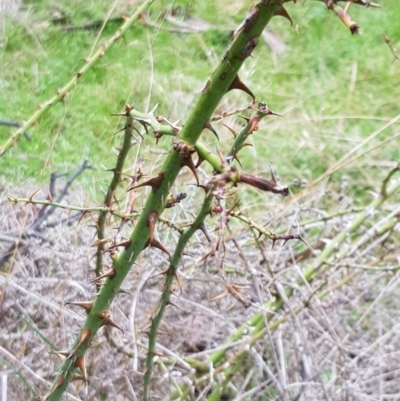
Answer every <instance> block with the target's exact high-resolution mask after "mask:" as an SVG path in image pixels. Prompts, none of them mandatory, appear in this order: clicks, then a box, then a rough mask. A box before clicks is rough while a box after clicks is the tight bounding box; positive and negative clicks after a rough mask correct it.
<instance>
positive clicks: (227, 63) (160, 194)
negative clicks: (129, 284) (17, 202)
mask: <svg viewBox="0 0 400 401" xmlns="http://www.w3.org/2000/svg"><path fill="white" fill-rule="evenodd" d="M281 4H282V2H281V0H273V1H269V2H268V4H266V3H265V1H264V0H262V1H259V2H258V3H257V4H255V5H254V7H253V10H255V11H257V14H256V18H255V19H254V20H252V22H251V26H248V25H246V20H245V22H244V24H245V25H244V26H245V28H244V29H243V30H242V31H241V32H240V33H238V35H237V36H236V38H235V40H234V42H233V43H232V46H231V47H230V49H229V50H228V52H227V54H226V56H224V58H223V60H222V61H221V62H220V64H219V65H218V66H217V68H216V69H215V71H214V72H213V74H212V75H211V77H210V79H209V80H208V81H207V83H206V85H205V87H204V89H203V91H202V93H201V94H200V97H199V98H198V100H197V101H196V104H195V105H194V108H193V111H192V113H191V114H190V116H189V118H188V120H187V122H186V124H185V126H184V127H183V128H182V130H181V132H180V135H179V141H180V142H183V143H186V144H187V145H188V146H194V145H195V144H196V142H197V140H198V139H199V137H200V135H201V133H202V131H203V129H204V127H205V126H206V125H207V123H208V121H209V119H210V117H211V115H212V112H213V111H214V110H215V108H216V107H217V105H218V103H219V101H220V100H221V98H222V97H223V95H224V94H225V93H226V92H227V91H228V90H229V88H230V86H231V84H232V82H233V81H234V80H235V78H236V76H237V73H238V71H239V69H240V67H241V66H242V64H243V62H244V60H245V59H246V58H247V57H249V56H250V55H251V52H252V50H253V49H254V48H255V46H256V44H257V40H258V37H259V36H260V35H261V33H262V31H263V29H264V28H265V26H266V25H267V23H268V22H269V21H270V19H271V18H272V17H273V16H274V15H275V13H276V11H277V10H278V9H279V8H280V7H281ZM127 117H129V113H127ZM183 160H184V156H183V155H182V154H180V153H179V152H178V151H177V150H175V149H174V150H172V151H171V153H170V154H169V155H168V156H167V158H166V160H165V162H164V164H163V166H162V169H161V172H160V173H159V175H158V181H157V182H155V181H153V187H152V192H151V193H150V194H149V196H148V198H147V201H146V203H145V206H144V209H143V211H142V213H141V215H140V217H139V219H138V221H137V223H136V226H135V228H134V230H133V232H132V234H131V236H130V245H129V246H128V247H127V248H125V249H124V250H122V251H121V252H120V253H119V254H118V256H117V257H116V258H115V259H114V261H113V269H114V272H115V274H114V275H113V276H112V277H109V278H107V279H106V280H105V283H104V285H103V287H102V288H101V290H100V292H99V294H98V295H97V297H96V299H95V301H94V302H93V306H92V307H91V309H90V311H89V312H88V315H87V317H86V320H85V322H84V323H83V325H82V329H81V331H80V333H79V334H78V336H77V337H76V339H75V341H74V343H73V345H72V348H71V350H72V351H71V353H70V355H69V358H67V359H66V360H65V361H64V363H63V364H62V365H61V368H60V371H59V373H58V375H57V376H56V378H55V380H54V383H53V387H52V389H51V391H50V394H49V395H48V396H47V398H46V400H47V401H56V400H59V399H60V398H61V396H62V393H63V392H64V390H65V389H66V388H67V386H68V384H69V383H70V381H71V379H72V376H73V371H74V370H75V363H76V362H77V361H78V358H80V359H79V360H82V358H81V357H84V355H85V352H86V350H87V348H88V346H89V344H90V342H91V341H92V339H93V338H94V336H95V335H96V333H97V331H98V330H99V329H100V328H101V327H102V326H103V325H104V324H105V320H104V318H103V316H105V314H106V313H108V311H109V309H110V305H111V302H112V301H113V299H114V298H115V296H116V295H117V294H118V291H119V289H120V287H121V284H122V282H123V281H124V279H125V277H126V276H127V274H128V273H129V271H130V269H131V267H132V265H133V264H134V263H135V261H136V259H137V258H138V256H139V254H140V253H141V252H142V251H143V249H144V248H145V247H146V245H148V244H149V238H150V234H151V231H150V228H151V225H150V224H149V220H148V219H149V218H150V217H151V216H159V215H160V214H161V213H162V211H163V210H164V208H165V206H166V202H167V197H168V194H169V191H170V189H171V186H172V185H173V183H174V181H175V179H176V177H177V176H178V173H179V171H180V169H181V168H182V163H183ZM152 224H154V223H152ZM150 245H151V244H150Z"/></svg>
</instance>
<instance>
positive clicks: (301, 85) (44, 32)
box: [0, 0, 400, 201]
mask: <svg viewBox="0 0 400 401" xmlns="http://www.w3.org/2000/svg"><path fill="white" fill-rule="evenodd" d="M138 4H140V2H139V1H116V2H98V1H86V2H80V1H71V2H56V1H53V0H41V1H24V2H23V3H22V4H21V6H20V8H19V9H18V11H17V12H14V13H13V15H10V14H7V13H3V14H2V16H1V36H0V54H1V56H0V57H1V66H2V68H1V69H0V118H2V119H7V120H15V121H22V120H25V119H27V118H28V117H29V116H30V115H31V114H32V112H33V111H34V110H35V109H36V108H37V107H38V105H39V104H40V103H43V102H45V101H46V100H47V99H49V98H50V97H51V96H53V94H54V93H55V91H56V89H57V88H60V87H62V86H64V85H65V84H66V83H67V82H68V81H69V80H70V79H71V77H72V76H73V74H74V73H75V72H76V71H78V69H79V68H80V67H81V66H82V64H83V62H84V61H83V59H84V58H85V57H86V56H87V55H88V54H90V53H91V52H93V50H94V49H97V48H98V46H99V45H100V44H101V43H103V42H104V41H105V40H107V38H109V37H110V36H111V35H112V34H113V33H114V31H115V30H116V29H117V28H118V26H119V25H120V24H121V20H120V19H119V17H121V16H124V15H130V14H131V13H132V12H133V11H134V9H135V7H136V6H137V5H138ZM381 4H382V5H383V7H382V8H381V9H373V8H369V9H367V10H366V9H363V8H361V7H357V6H354V5H353V6H352V7H351V8H350V13H351V15H352V17H353V19H354V20H355V21H356V22H357V23H358V24H359V25H360V26H361V32H362V35H359V36H352V35H351V34H350V33H349V31H348V30H347V28H346V27H345V26H344V25H343V24H342V23H341V22H340V20H339V19H338V18H337V17H336V16H335V15H334V14H333V13H332V12H329V11H328V10H327V8H326V6H325V5H324V4H322V3H320V2H315V1H305V2H298V3H297V4H296V5H294V4H290V5H288V6H287V8H288V9H289V10H290V13H291V14H292V17H293V19H294V25H293V26H292V27H291V26H290V24H289V22H288V21H286V20H284V19H283V18H281V17H277V18H274V19H273V21H272V23H271V24H270V25H269V29H270V33H271V32H272V34H273V35H274V37H275V38H278V43H280V50H282V52H279V51H273V50H271V47H269V46H268V45H267V44H266V43H265V42H264V41H260V44H259V46H258V47H257V49H256V51H255V52H254V57H253V58H250V59H248V60H247V61H246V63H245V66H244V68H243V70H242V72H241V78H242V80H243V81H244V82H245V83H246V84H247V85H248V86H249V87H250V89H251V90H252V91H253V92H254V93H255V95H256V97H257V100H262V101H265V102H266V103H267V104H268V105H269V107H270V108H271V109H272V110H274V111H276V112H279V113H282V114H284V118H279V117H272V118H267V119H265V120H263V123H262V124H261V125H260V129H259V131H257V132H256V133H255V134H254V135H253V136H252V137H251V138H250V140H251V143H252V145H253V147H247V148H245V149H244V150H243V151H242V153H241V157H240V160H241V163H242V165H243V168H244V170H245V171H246V172H252V173H255V174H261V175H263V174H265V173H266V172H268V170H269V167H268V164H267V163H271V164H272V165H273V166H274V168H275V169H276V170H277V172H278V174H279V175H280V177H281V179H282V181H283V182H284V183H287V184H289V185H291V184H292V185H291V189H292V190H293V191H297V190H299V189H300V185H301V183H302V182H303V185H305V183H309V182H312V181H313V180H315V179H317V178H318V177H319V176H320V175H321V174H323V173H324V172H325V171H326V170H327V169H328V168H329V167H331V166H333V165H334V164H335V162H337V160H339V159H340V158H341V157H342V156H343V155H344V154H345V153H347V152H349V151H351V150H352V149H354V147H356V146H358V145H359V144H360V143H361V142H362V141H363V140H364V139H365V138H367V137H368V136H369V135H370V134H371V133H372V132H374V131H375V130H377V129H379V128H380V127H382V126H383V125H384V124H385V123H386V122H387V121H389V120H390V119H391V118H393V117H395V116H396V115H397V114H399V112H400V104H399V99H400V85H399V81H400V61H394V60H395V59H394V56H393V54H392V53H391V50H390V48H389V47H388V46H387V44H385V43H384V40H383V34H384V33H386V34H387V36H388V37H389V38H390V39H391V41H392V44H393V46H394V47H396V45H398V43H399V42H400V19H399V16H398V1H397V0H385V1H382V2H381ZM250 5H251V1H234V0H230V1H226V0H219V1H215V0H214V1H212V0H203V1H201V2H199V1H183V0H181V1H172V0H170V1H155V2H154V4H153V5H152V6H151V8H150V11H149V14H148V16H147V17H146V21H147V23H145V22H143V21H138V22H137V23H136V24H135V25H134V26H133V28H132V29H130V31H129V33H128V34H127V35H126V37H125V38H124V39H123V40H121V41H119V42H118V43H117V44H116V45H115V46H114V47H113V48H112V49H111V50H110V51H109V52H108V53H107V55H106V57H104V58H103V59H101V60H100V62H99V63H98V64H97V65H96V67H95V68H94V69H93V70H92V71H90V72H89V73H88V74H87V75H86V76H85V77H83V79H82V81H80V83H79V84H78V86H77V87H76V88H75V89H74V90H73V91H72V92H71V93H70V94H69V96H68V98H67V99H66V101H65V102H64V104H58V105H56V106H55V107H54V108H52V109H51V110H50V112H49V113H47V114H46V115H45V117H44V118H42V120H41V121H39V122H38V124H37V125H36V127H34V128H33V129H31V130H30V131H29V134H30V136H31V137H32V141H27V140H26V139H22V141H21V142H20V143H19V144H18V146H17V147H16V148H13V149H11V151H9V152H8V153H7V154H6V155H4V156H3V157H2V159H1V166H2V167H1V173H0V174H2V175H4V176H5V177H6V178H7V181H8V182H11V183H14V184H18V183H20V182H22V181H23V180H26V179H28V178H34V179H35V180H38V181H47V180H48V177H49V175H50V172H51V171H58V172H63V171H66V170H71V169H73V168H75V166H76V165H77V164H79V163H80V162H81V161H82V160H83V159H84V158H88V159H89V161H90V164H92V165H93V166H94V167H95V168H96V170H94V171H92V172H89V173H87V174H85V176H84V177H82V178H81V180H83V181H84V183H85V186H86V187H87V188H88V192H89V193H90V195H93V196H96V194H97V193H98V192H97V191H98V190H99V188H100V187H101V186H102V185H105V183H107V182H108V180H109V175H108V174H107V173H105V172H104V170H103V169H102V168H101V166H102V165H105V166H107V167H110V166H112V165H113V163H114V160H115V155H114V153H113V151H112V147H113V146H117V145H118V143H119V136H118V135H114V133H115V132H116V131H117V130H118V129H119V128H121V127H122V125H123V121H120V120H119V119H118V118H117V117H111V113H115V112H119V111H121V110H122V108H123V106H124V104H125V103H132V102H133V100H134V99H135V100H136V107H137V108H138V109H139V110H141V111H145V110H149V109H151V108H152V107H153V106H155V105H156V104H158V108H157V112H156V114H161V115H163V116H166V117H168V118H169V119H170V120H171V121H176V120H178V119H180V120H181V121H182V123H183V122H184V121H185V118H186V116H187V114H188V113H189V112H190V110H191V104H192V102H193V101H194V99H195V96H196V93H197V92H198V91H199V90H200V89H201V88H202V86H203V85H204V82H205V80H206V79H207V77H208V75H209V74H210V73H211V71H212V70H213V68H214V66H215V65H216V64H217V60H219V59H220V58H221V57H222V55H223V54H224V52H225V50H226V48H227V46H228V45H229V43H230V38H231V34H232V31H233V30H234V29H235V28H236V26H237V25H238V24H239V23H240V22H241V21H242V19H243V17H244V16H245V15H246V13H247V10H248V9H249V7H250ZM108 15H110V16H111V17H110V21H109V22H108V23H107V24H106V25H105V27H104V29H103V30H102V31H101V29H100V28H101V25H102V22H104V21H106V20H107V16H108ZM171 16H172V18H173V20H172V21H173V22H172V23H171V18H169V17H171ZM96 22H97V25H96V24H95V26H94V27H91V28H90V27H89V28H88V27H87V28H85V29H83V28H82V26H83V25H85V24H93V23H96ZM180 23H183V24H189V25H192V26H200V29H199V32H195V33H180V32H176V31H177V30H178V29H179V27H180V25H178V24H180ZM65 26H69V27H75V29H70V30H65V29H64V28H65ZM98 35H99V36H98ZM278 50H279V49H278ZM278 53H279V54H278ZM248 101H249V99H248V98H247V95H243V94H242V93H240V92H237V91H233V92H230V93H229V94H228V95H226V97H225V99H224V101H223V103H222V104H221V106H220V109H221V111H222V110H231V109H234V108H235V107H240V106H245V105H246V103H247V102H248ZM244 114H246V113H244ZM242 122H243V120H241V119H240V118H237V117H236V118H228V119H226V120H224V121H223V123H226V124H228V125H230V126H232V127H234V128H235V129H239V128H240V125H241V124H242ZM398 127H399V125H398V124H397V123H396V124H393V125H391V126H390V127H389V128H388V129H386V130H384V131H383V132H382V133H381V134H380V135H379V136H378V137H377V138H376V139H375V140H374V141H372V142H371V143H368V145H367V146H366V147H363V148H362V151H363V150H364V151H365V150H367V149H369V148H372V147H374V146H375V145H376V144H377V143H379V142H380V141H382V140H384V139H389V138H391V137H395V135H396V134H397V131H398ZM215 128H216V129H217V131H218V132H219V135H220V137H221V143H220V145H219V146H220V147H221V148H222V150H223V151H224V150H226V149H228V146H229V141H228V139H230V138H231V134H230V133H229V131H228V130H227V129H226V128H225V127H224V126H223V125H222V124H221V123H216V124H215ZM11 132H12V129H10V128H8V127H0V143H3V142H4V141H5V139H6V138H7V137H8V136H9V135H10V133H11ZM203 140H204V141H205V142H207V143H209V144H210V146H212V147H215V146H217V144H218V143H217V141H216V139H215V137H213V136H212V134H210V133H209V132H208V131H205V132H204V134H203ZM398 143H399V141H398V140H396V139H394V140H392V141H390V142H388V143H387V144H385V145H383V146H379V147H378V148H377V149H375V150H374V151H372V152H370V153H369V154H367V155H366V156H363V157H361V158H359V159H358V160H356V161H355V162H353V163H351V164H349V165H348V166H346V167H345V168H343V169H341V170H340V171H339V172H337V173H335V174H334V175H333V176H332V177H331V178H330V184H331V185H333V186H336V187H337V188H336V189H337V190H339V189H338V188H339V186H340V185H342V183H343V177H345V181H346V191H347V192H348V194H350V195H351V196H353V195H358V196H357V199H361V201H362V200H365V199H364V197H365V196H368V191H369V190H374V189H376V188H377V185H378V184H377V183H378V182H380V181H381V180H382V178H383V177H384V176H385V175H386V174H387V171H388V169H389V168H390V167H392V166H393V164H394V163H395V162H397V161H398V160H399V159H400V150H399V146H398ZM170 145H171V138H163V139H162V140H161V141H160V145H159V146H158V148H156V147H155V140H154V138H153V137H152V136H148V137H147V136H146V137H145V141H144V144H143V146H142V148H141V154H142V155H143V156H144V157H145V158H147V159H155V158H157V157H159V152H160V150H161V149H160V147H161V148H162V149H164V150H166V149H169V148H170ZM225 147H226V149H225ZM134 153H135V152H132V163H133V160H134V157H135V155H134ZM150 165H151V163H148V164H147V167H148V169H150Z"/></svg>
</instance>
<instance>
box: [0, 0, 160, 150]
mask: <svg viewBox="0 0 400 401" xmlns="http://www.w3.org/2000/svg"><path fill="white" fill-rule="evenodd" d="M153 2H154V0H145V1H144V2H143V4H142V5H141V6H140V7H138V8H137V10H136V11H135V13H134V14H132V16H131V17H129V18H128V19H127V20H126V21H125V22H124V23H123V24H122V26H121V27H120V28H119V29H118V30H117V32H116V33H115V34H114V35H113V36H112V37H111V38H110V39H109V40H108V41H106V42H105V43H104V44H102V45H101V46H100V48H99V50H97V52H96V53H95V54H93V56H90V57H87V58H86V59H85V62H86V64H85V65H84V66H83V67H82V68H81V69H80V70H79V71H78V72H77V73H76V74H75V75H74V76H73V78H72V79H71V80H70V81H69V82H68V83H67V84H66V85H65V86H64V87H63V88H61V89H57V90H56V95H55V96H53V97H52V98H51V99H49V100H48V101H46V102H45V103H44V104H42V105H40V108H39V110H37V111H36V112H35V113H34V114H32V116H31V117H30V118H29V120H27V121H25V122H24V123H23V124H22V125H21V126H20V127H19V128H18V130H17V131H15V132H14V133H13V134H12V135H11V137H10V138H9V139H8V140H7V141H6V142H5V143H4V145H3V146H0V157H1V156H2V155H3V154H4V153H5V152H6V151H7V150H8V149H9V148H10V147H11V146H13V145H15V144H16V143H17V142H18V141H19V140H20V139H21V136H22V135H23V133H24V132H26V131H27V130H28V129H29V128H30V127H31V126H32V125H33V124H34V123H35V122H36V121H38V120H39V119H40V118H41V117H42V116H43V115H44V114H46V113H47V112H48V111H49V110H50V109H51V108H52V107H53V106H54V105H56V104H57V103H59V102H62V101H63V100H64V99H65V97H66V96H67V95H68V92H69V91H70V90H71V89H72V88H73V87H74V86H76V85H77V84H78V82H79V81H80V78H82V76H84V75H85V74H86V73H87V72H88V71H89V70H91V69H92V67H93V66H94V65H95V64H96V63H97V62H98V61H99V59H100V58H102V57H104V55H105V54H106V52H107V50H109V49H110V48H111V47H112V46H113V45H114V44H115V43H116V42H117V41H118V40H119V39H120V38H122V37H123V36H124V35H125V33H126V32H127V31H128V29H129V28H130V27H131V26H132V25H133V24H134V23H135V22H136V21H137V20H138V18H139V17H140V15H141V14H142V13H143V12H144V11H146V9H147V8H149V6H150V5H151V4H152V3H153Z"/></svg>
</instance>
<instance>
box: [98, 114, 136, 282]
mask: <svg viewBox="0 0 400 401" xmlns="http://www.w3.org/2000/svg"><path fill="white" fill-rule="evenodd" d="M133 129H134V120H133V119H132V118H130V117H128V118H127V119H126V122H125V127H124V138H123V141H122V146H121V148H120V150H119V153H118V158H117V164H116V166H115V168H113V169H112V171H113V178H112V180H111V183H110V185H109V187H108V190H107V193H106V195H105V198H104V202H103V203H104V206H106V208H111V205H112V202H113V198H114V195H115V191H116V189H117V187H118V185H119V183H120V181H121V174H122V171H123V168H124V164H125V160H126V157H127V156H128V153H129V149H130V148H131V147H132V132H133ZM130 212H131V211H128V213H130ZM107 216H108V211H107V210H105V211H100V212H99V217H98V219H97V226H96V228H97V239H98V240H99V244H98V245H97V251H96V269H95V273H96V277H99V276H100V272H101V269H102V268H103V254H104V242H103V241H102V240H103V239H104V238H105V237H104V230H105V225H106V219H107ZM99 289H100V287H99V284H98V290H99Z"/></svg>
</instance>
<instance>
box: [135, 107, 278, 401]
mask: <svg viewBox="0 0 400 401" xmlns="http://www.w3.org/2000/svg"><path fill="white" fill-rule="evenodd" d="M132 114H134V113H131V115H132ZM268 114H275V113H273V112H271V111H270V110H269V109H268V108H266V106H265V105H264V104H263V103H260V105H259V109H258V110H257V112H256V114H255V115H254V116H253V117H252V118H251V119H249V122H248V123H247V124H246V125H245V126H244V127H243V128H242V130H241V131H240V133H239V134H238V135H237V136H236V138H235V141H234V143H233V145H232V147H231V150H230V151H229V153H228V159H231V158H233V157H235V158H236V157H237V153H238V152H239V150H240V149H241V148H242V146H243V144H244V142H245V141H246V138H247V137H248V136H249V135H251V134H252V133H253V131H255V129H256V128H257V126H258V123H259V122H260V120H261V119H262V118H264V117H265V116H266V115H268ZM139 115H141V113H136V116H137V117H138V116H139ZM140 118H141V119H142V121H143V119H145V120H146V121H147V122H148V124H149V125H150V126H151V127H152V129H153V130H154V131H155V132H156V137H157V134H158V133H159V132H160V130H161V129H163V128H162V127H161V126H160V125H159V124H158V123H157V122H156V121H154V119H153V118H152V116H146V115H144V114H143V115H141V117H140ZM151 122H153V124H151ZM163 134H164V135H173V132H171V131H169V130H165V132H164V133H163ZM200 148H202V149H203V148H204V145H201V146H200ZM196 149H198V147H197V146H196ZM204 156H205V157H206V159H207V160H209V158H207V156H206V155H204ZM211 164H212V165H213V164H214V163H212V160H211ZM214 168H215V169H216V170H217V171H218V172H223V169H222V167H221V160H219V164H218V165H216V166H214ZM214 189H215V185H209V186H208V188H207V191H208V194H207V195H206V198H205V200H204V203H203V206H202V207H201V209H200V211H199V212H198V214H197V216H196V219H195V220H194V222H193V223H192V224H191V226H190V227H189V228H188V229H187V230H186V231H185V232H184V233H183V234H182V235H181V236H180V238H179V241H178V244H177V247H176V248H175V251H174V254H173V255H172V257H171V260H170V265H169V268H168V270H167V271H166V272H165V274H166V278H165V283H164V289H163V292H162V295H161V298H160V301H159V305H158V309H157V312H156V314H155V316H154V317H153V319H152V321H151V328H150V332H149V345H148V351H147V358H146V372H145V374H144V390H143V400H144V401H149V400H150V393H151V377H152V373H153V366H154V355H155V350H156V339H157V334H158V329H159V326H160V323H161V320H162V318H163V315H164V312H165V309H166V307H167V306H168V305H169V304H170V298H171V288H172V284H173V281H174V277H176V271H177V269H178V264H179V261H180V260H181V255H182V253H183V251H184V249H185V248H186V246H187V244H188V242H189V241H190V239H191V237H192V236H193V235H194V233H195V232H196V231H197V230H198V229H199V228H200V227H201V226H202V225H203V224H204V220H205V218H206V217H207V215H208V214H209V212H210V210H211V206H212V202H213V199H214V194H213V190H214Z"/></svg>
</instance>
